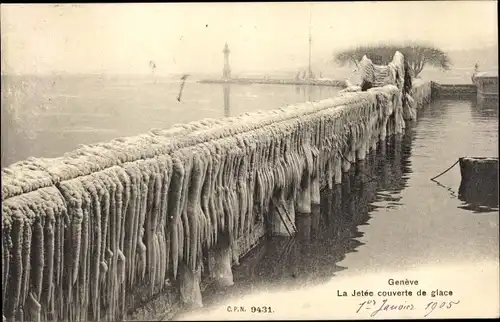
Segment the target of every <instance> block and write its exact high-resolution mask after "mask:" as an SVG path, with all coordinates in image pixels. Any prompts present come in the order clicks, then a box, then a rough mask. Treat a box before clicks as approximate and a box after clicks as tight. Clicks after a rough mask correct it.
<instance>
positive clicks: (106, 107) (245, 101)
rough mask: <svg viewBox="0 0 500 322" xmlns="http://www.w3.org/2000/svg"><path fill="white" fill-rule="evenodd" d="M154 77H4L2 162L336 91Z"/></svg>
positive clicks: (277, 105) (262, 108)
mask: <svg viewBox="0 0 500 322" xmlns="http://www.w3.org/2000/svg"><path fill="white" fill-rule="evenodd" d="M179 90H180V81H178V80H172V79H165V78H160V77H157V78H152V77H134V78H132V77H111V76H107V77H105V76H102V77H100V76H60V77H56V76H54V77H52V76H51V77H25V76H23V77H21V76H15V77H12V76H10V77H4V76H2V167H3V166H6V165H9V164H11V163H13V162H16V161H19V160H24V159H26V158H28V157H30V156H35V157H58V156H60V155H62V154H63V153H64V152H67V151H70V150H72V149H74V148H76V147H77V146H78V145H79V144H89V143H95V142H101V141H107V140H111V139H113V138H116V137H120V136H131V135H137V134H141V133H146V132H148V131H149V130H151V129H152V128H169V127H171V126H172V125H174V124H176V123H186V122H191V121H195V120H200V119H203V118H207V117H210V118H220V117H224V116H235V115H240V114H242V113H244V112H248V111H255V110H270V109H275V108H279V107H282V106H286V105H289V104H293V103H299V102H304V101H307V100H320V99H324V98H328V97H332V96H336V95H337V93H338V91H339V88H335V87H325V86H284V85H259V84H254V85H236V84H235V85H232V86H221V85H218V84H199V83H196V82H195V81H193V80H189V79H188V81H187V82H186V84H185V86H184V89H183V93H182V97H181V101H180V102H179V101H177V95H178V94H179Z"/></svg>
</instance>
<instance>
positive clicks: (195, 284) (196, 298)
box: [179, 262, 203, 308]
mask: <svg viewBox="0 0 500 322" xmlns="http://www.w3.org/2000/svg"><path fill="white" fill-rule="evenodd" d="M179 264H180V265H179V282H180V285H179V286H180V295H181V301H182V302H183V303H184V304H185V305H187V306H189V307H192V308H199V307H203V302H202V299H201V289H200V282H201V265H200V266H198V268H197V269H195V270H194V271H193V270H192V269H190V268H189V267H188V266H187V265H186V264H185V263H184V262H182V263H179Z"/></svg>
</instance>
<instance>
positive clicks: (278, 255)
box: [203, 132, 412, 306]
mask: <svg viewBox="0 0 500 322" xmlns="http://www.w3.org/2000/svg"><path fill="white" fill-rule="evenodd" d="M411 137H412V132H409V133H408V134H406V135H404V136H403V137H402V138H401V137H399V138H396V137H393V138H391V139H390V140H388V142H387V144H381V145H380V146H379V148H378V149H377V151H375V152H372V153H370V154H369V155H368V157H367V159H366V161H365V162H364V163H361V164H358V165H357V167H356V168H353V169H351V171H349V172H348V173H345V174H344V175H343V181H342V184H341V185H337V186H336V187H335V188H334V189H333V190H330V189H324V190H323V191H322V192H321V196H322V198H321V205H320V207H313V212H312V214H310V215H297V217H296V227H297V230H298V232H297V234H296V235H295V236H293V237H267V240H266V242H265V243H263V244H261V245H259V246H258V247H257V248H256V249H254V250H252V251H251V252H250V253H249V254H248V255H247V256H246V257H245V258H244V259H243V260H242V261H240V265H239V266H238V267H235V268H234V269H233V274H234V281H235V285H234V286H233V287H231V288H229V289H223V288H217V286H214V285H212V286H211V287H209V288H207V289H206V290H205V292H204V294H203V298H204V305H205V306H210V305H211V304H216V303H218V302H220V301H224V299H228V298H231V297H239V296H241V295H244V294H248V293H250V292H252V291H255V290H262V289H273V290H275V291H279V290H280V289H286V290H290V289H294V288H300V287H305V286H311V285H314V284H320V283H324V282H327V281H328V280H330V279H331V278H332V277H333V276H335V275H336V273H337V272H340V271H342V270H344V269H346V267H343V266H342V265H340V264H339V262H341V261H342V260H343V259H345V257H346V255H347V254H349V253H352V252H356V249H357V248H358V247H359V246H361V245H363V244H364V243H363V242H361V241H359V238H361V237H363V232H362V231H360V229H359V228H360V226H363V225H368V222H369V221H370V218H371V214H370V213H371V212H372V211H374V210H375V209H377V208H379V207H382V206H377V203H384V204H385V206H384V207H389V208H390V207H395V206H397V205H398V202H399V200H400V199H401V196H400V192H401V190H403V189H404V188H405V187H406V185H407V183H406V181H407V179H408V177H407V174H408V173H410V161H409V156H410V154H411Z"/></svg>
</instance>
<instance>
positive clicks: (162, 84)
mask: <svg viewBox="0 0 500 322" xmlns="http://www.w3.org/2000/svg"><path fill="white" fill-rule="evenodd" d="M5 80H6V81H5ZM5 80H4V79H2V166H5V165H8V164H11V163H13V162H15V161H18V160H23V159H26V158H27V157H29V156H37V157H56V156H60V155H61V154H62V153H64V152H66V151H69V150H71V149H73V148H75V147H76V146H77V145H78V144H85V143H93V142H98V141H104V140H109V139H112V138H115V137H118V136H128V135H136V134H140V133H144V132H146V131H148V130H150V129H151V128H167V127H170V126H171V125H173V124H175V123H182V122H188V121H193V120H197V119H201V118H205V117H211V118H217V117H222V116H227V115H237V114H241V113H243V112H246V111H251V110H258V109H260V110H267V109H274V108H278V107H280V106H284V105H287V104H291V103H296V102H303V101H306V100H319V99H322V98H327V97H331V96H335V95H336V94H337V93H338V90H339V89H338V88H331V87H307V86H280V85H276V86H270V85H233V86H230V87H223V86H221V85H209V84H198V83H195V82H187V83H186V85H185V87H184V91H183V95H182V99H181V102H178V101H177V100H176V98H177V95H178V92H179V87H180V83H179V82H178V81H173V80H165V79H148V78H99V77H64V78H61V77H59V78H20V77H17V78H9V79H5ZM16 89H17V90H16ZM461 156H497V157H498V105H497V106H491V107H487V106H479V105H477V104H476V103H475V102H474V101H454V100H439V101H435V102H433V103H432V104H430V105H429V106H427V107H426V108H425V109H424V110H422V111H421V112H420V114H419V119H418V121H417V122H415V123H414V124H412V125H411V126H408V129H407V131H406V134H405V135H404V136H403V137H401V138H399V139H391V140H389V141H388V144H387V145H382V146H380V147H379V149H378V150H377V151H376V152H373V153H372V154H371V155H370V157H369V158H368V160H367V161H366V162H365V165H364V167H362V168H358V169H357V170H356V169H354V170H352V171H351V172H350V173H349V174H346V175H345V178H344V182H343V184H342V185H339V186H338V187H337V188H336V189H335V190H334V191H329V190H325V191H323V192H322V205H321V207H320V208H319V209H315V211H314V213H313V214H312V215H310V216H300V217H298V218H297V228H298V234H297V235H296V237H295V238H269V239H268V240H267V241H266V242H265V243H262V244H261V245H260V246H258V247H257V248H256V249H254V250H253V251H252V252H251V253H249V254H248V255H247V256H246V258H245V259H243V260H242V261H241V262H240V265H239V266H237V267H235V268H234V280H235V285H234V286H232V287H230V288H218V287H216V286H211V287H209V288H208V289H206V290H205V292H204V294H203V297H204V305H205V307H204V308H203V309H201V310H195V311H188V312H183V313H182V314H180V315H179V316H178V317H176V318H177V319H179V320H183V319H188V320H190V319H204V320H206V319H211V320H220V319H223V320H227V319H233V320H234V319H290V318H293V319H300V318H320V319H321V318H368V317H370V314H371V313H373V310H371V309H368V308H367V307H366V305H365V304H366V303H365V304H363V305H361V304H360V303H363V302H362V301H363V300H367V299H368V298H357V297H347V298H343V297H340V296H339V295H338V292H340V293H341V294H342V292H343V291H346V292H348V293H351V292H352V291H353V290H355V289H358V290H361V289H368V290H374V291H377V290H394V287H392V288H391V286H388V285H387V284H388V282H387V280H388V278H390V277H393V278H399V279H406V278H407V279H410V280H418V281H419V283H420V284H419V285H420V286H419V287H422V288H423V289H426V290H428V291H429V292H430V291H432V290H453V292H454V295H453V296H447V297H436V298H434V297H433V298H431V297H429V296H427V297H425V296H421V297H419V298H414V297H413V298H400V297H399V298H394V297H392V298H391V297H389V298H388V299H389V301H400V302H403V301H404V302H405V303H406V304H411V305H414V306H416V309H415V310H416V311H404V312H396V313H397V314H398V315H396V316H397V317H405V314H408V316H415V315H416V316H417V317H423V316H424V315H425V314H432V315H429V316H430V317H443V316H459V315H460V316H498V314H499V311H498V303H499V302H500V300H499V297H498V285H499V280H498V274H499V270H498V267H499V233H498V229H499V216H498V209H497V208H495V209H487V210H486V211H484V209H483V211H480V212H479V211H477V209H476V208H475V207H471V206H470V205H468V204H467V203H466V202H463V201H460V200H459V199H458V197H457V194H458V192H457V191H458V186H459V184H460V172H459V168H458V166H456V167H455V168H453V169H452V170H451V171H449V172H448V173H446V174H445V175H443V176H441V177H440V178H438V181H439V184H437V183H435V182H432V181H430V178H432V177H434V176H435V175H437V174H439V173H441V172H442V171H443V170H445V169H446V168H448V167H449V166H450V165H452V164H453V163H454V162H455V161H456V160H457V159H458V158H459V157H461ZM413 290H414V291H415V292H416V289H415V288H413ZM438 298H439V300H442V301H445V300H446V301H455V302H457V301H458V302H459V304H453V305H455V306H454V307H453V308H451V309H449V310H446V309H444V308H441V309H440V310H438V309H437V310H435V311H432V312H431V313H429V309H426V306H427V305H428V303H429V301H430V300H434V299H436V300H437V299H438ZM378 300H379V299H377V301H378ZM448 304H449V303H448ZM360 305H361V306H363V307H362V310H359V311H358V312H356V311H357V309H358V308H359V307H360ZM235 307H236V308H243V309H244V310H246V312H234V311H235V310H234V308H235ZM252 307H254V308H256V307H259V308H261V307H266V308H271V310H272V313H262V312H263V309H259V310H260V311H261V312H260V313H259V312H257V311H256V312H251V311H252ZM254 310H256V309H254ZM415 312H417V313H415ZM396 313H394V312H381V313H377V315H376V316H374V317H375V318H376V317H381V318H391V317H395V314H396ZM372 317H373V316H372Z"/></svg>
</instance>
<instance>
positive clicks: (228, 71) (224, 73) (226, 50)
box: [222, 43, 231, 80]
mask: <svg viewBox="0 0 500 322" xmlns="http://www.w3.org/2000/svg"><path fill="white" fill-rule="evenodd" d="M222 52H223V53H224V69H223V70H222V79H224V80H229V79H231V67H229V53H230V51H229V47H228V45H227V43H226V45H225V46H224V50H223V51H222Z"/></svg>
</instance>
